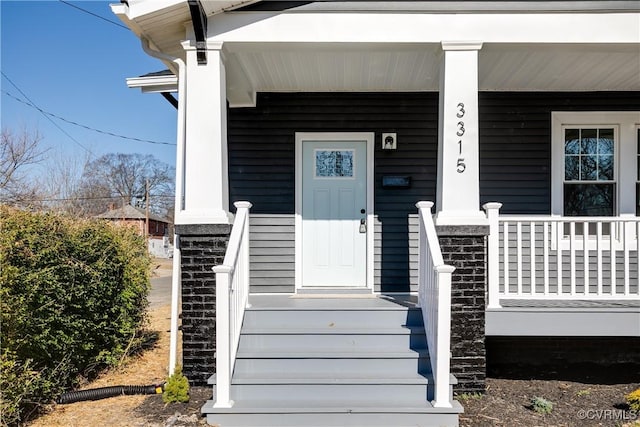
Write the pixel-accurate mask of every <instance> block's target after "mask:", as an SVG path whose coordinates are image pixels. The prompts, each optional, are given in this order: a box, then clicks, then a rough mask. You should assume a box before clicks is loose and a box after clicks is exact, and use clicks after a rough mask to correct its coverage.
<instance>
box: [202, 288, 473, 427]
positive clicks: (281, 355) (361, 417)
mask: <svg viewBox="0 0 640 427" xmlns="http://www.w3.org/2000/svg"><path fill="white" fill-rule="evenodd" d="M250 303H251V305H252V307H251V308H249V309H248V310H247V312H246V313H245V319H244V323H243V328H242V332H241V337H240V344H239V347H238V352H237V356H236V365H235V372H234V375H233V378H232V384H231V399H232V400H233V401H234V402H235V403H234V405H233V407H231V408H214V402H215V400H211V401H209V402H207V404H206V405H205V406H204V407H203V408H202V412H203V413H205V414H207V421H208V422H209V423H211V424H218V425H220V426H221V427H226V426H355V425H358V426H362V425H367V426H389V425H394V426H403V425H407V426H409V425H412V426H430V425H433V426H447V425H457V423H458V413H459V412H461V407H460V406H459V405H458V404H457V403H456V404H455V405H454V407H453V408H449V409H444V410H443V409H442V408H434V407H433V406H432V405H431V403H430V401H431V399H432V386H433V385H432V380H431V378H432V377H431V367H430V363H429V354H428V349H427V345H426V340H425V335H424V325H423V324H422V314H421V312H420V311H419V309H417V308H416V307H414V306H413V304H411V303H410V302H408V301H406V300H400V301H393V300H383V299H381V298H353V299H350V298H335V299H333V298H319V299H318V298H310V299H304V298H287V297H272V296H259V297H258V296H254V295H252V296H251V299H250ZM209 383H210V384H212V385H215V376H213V377H212V378H210V380H209ZM214 390H215V388H214ZM214 399H215V396H214Z"/></svg>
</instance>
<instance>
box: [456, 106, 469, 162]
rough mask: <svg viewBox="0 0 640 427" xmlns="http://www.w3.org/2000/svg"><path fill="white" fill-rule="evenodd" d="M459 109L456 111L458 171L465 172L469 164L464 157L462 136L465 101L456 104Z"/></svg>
mask: <svg viewBox="0 0 640 427" xmlns="http://www.w3.org/2000/svg"><path fill="white" fill-rule="evenodd" d="M456 108H457V109H458V111H457V113H456V117H457V118H458V123H457V124H456V135H457V136H458V138H459V139H458V163H457V164H456V172H458V173H463V172H464V171H465V170H466V169H467V165H466V164H465V162H464V157H462V146H463V143H462V139H463V138H462V137H463V136H464V121H463V120H462V118H463V117H464V115H465V113H466V111H465V109H464V103H463V102H459V103H458V105H457V106H456Z"/></svg>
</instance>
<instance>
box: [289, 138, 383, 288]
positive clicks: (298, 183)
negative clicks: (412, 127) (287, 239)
mask: <svg viewBox="0 0 640 427" xmlns="http://www.w3.org/2000/svg"><path fill="white" fill-rule="evenodd" d="M307 140H313V141H345V142H351V141H365V142H366V143H367V224H370V226H369V227H367V273H366V274H367V276H366V277H367V286H366V288H367V289H371V290H373V273H374V272H373V269H374V263H373V259H374V255H373V250H374V248H373V238H374V232H375V230H374V228H375V227H373V223H374V212H373V209H374V206H375V205H374V200H373V198H374V140H375V134H374V133H373V132H296V139H295V162H296V172H295V280H294V282H295V289H296V293H297V291H298V289H300V288H302V233H301V231H302V142H303V141H307Z"/></svg>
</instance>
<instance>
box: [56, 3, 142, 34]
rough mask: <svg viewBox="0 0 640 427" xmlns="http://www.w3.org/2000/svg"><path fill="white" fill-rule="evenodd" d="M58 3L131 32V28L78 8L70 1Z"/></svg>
mask: <svg viewBox="0 0 640 427" xmlns="http://www.w3.org/2000/svg"><path fill="white" fill-rule="evenodd" d="M58 1H59V2H60V3H62V4H66V5H67V6H71V7H73V8H74V9H78V10H80V11H82V12H84V13H88V14H89V15H91V16H95V17H96V18H99V19H102V20H103V21H106V22H108V23H110V24H113V25H117V26H118V27H120V28H124V29H125V30H127V31H129V28H127V27H125V26H124V25H122V24H119V23H118V22H116V21H112V20H110V19H107V18H105V17H104V16H100V15H98V14H97V13H93V12H91V11H88V10H86V9H83V8H81V7H80V6H76V5H75V4H72V3H69V2H68V1H64V0H58Z"/></svg>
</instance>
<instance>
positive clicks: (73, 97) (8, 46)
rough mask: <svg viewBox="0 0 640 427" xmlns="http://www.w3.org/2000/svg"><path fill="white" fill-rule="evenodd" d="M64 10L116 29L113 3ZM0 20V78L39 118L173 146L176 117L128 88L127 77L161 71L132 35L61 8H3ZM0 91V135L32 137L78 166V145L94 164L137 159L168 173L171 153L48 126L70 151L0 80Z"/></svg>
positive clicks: (158, 101)
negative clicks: (106, 158)
mask: <svg viewBox="0 0 640 427" xmlns="http://www.w3.org/2000/svg"><path fill="white" fill-rule="evenodd" d="M70 3H72V4H73V5H76V6H78V7H80V8H83V9H86V10H88V11H90V12H92V13H95V14H97V15H100V16H102V17H105V18H107V19H109V20H112V21H115V22H117V23H120V21H119V20H118V18H117V17H116V16H115V15H113V14H112V13H111V9H110V8H109V4H110V3H117V0H113V1H110V2H109V1H70ZM0 16H1V23H0V29H1V30H0V32H1V39H0V43H1V62H0V67H1V68H2V72H3V73H4V74H6V75H7V76H8V77H9V78H10V79H11V81H12V82H13V83H15V84H16V86H18V87H19V88H20V89H21V90H22V91H23V92H24V93H25V94H26V95H27V96H28V97H29V98H30V99H31V101H33V103H35V104H36V105H37V106H38V107H40V108H41V109H42V110H45V111H47V112H50V113H53V114H56V115H58V116H61V117H64V118H65V119H68V120H72V121H75V122H78V123H81V124H83V125H86V126H89V127H93V128H97V129H100V130H103V131H107V132H112V133H116V134H121V135H126V136H130V137H135V138H140V139H148V140H153V141H159V142H169V143H172V144H175V139H176V110H175V109H174V108H173V107H172V106H171V105H170V104H169V103H168V102H167V101H166V100H165V99H164V98H162V96H161V95H159V94H142V93H141V92H140V91H139V90H138V89H129V88H127V85H126V82H125V79H126V78H127V77H134V76H139V75H142V74H145V73H147V72H151V71H158V70H162V69H164V68H166V67H165V66H164V64H163V63H161V62H160V61H158V60H157V59H154V58H151V57H149V56H147V55H146V54H145V53H144V52H143V51H142V48H141V47H140V42H139V40H138V38H137V37H135V35H134V34H133V33H131V32H130V31H128V30H125V29H123V28H120V27H118V26H116V25H113V24H110V23H108V22H105V21H103V20H101V19H99V18H96V17H94V16H91V15H89V14H87V13H84V12H82V11H80V10H78V9H75V8H73V7H71V6H69V5H66V4H64V3H62V2H60V1H5V0H2V1H0ZM0 87H1V89H2V91H3V92H2V98H1V100H2V101H1V113H0V114H1V121H2V127H3V128H9V129H12V130H14V131H19V130H20V129H22V128H23V127H26V128H27V129H37V130H38V131H39V133H40V134H41V135H42V136H43V138H44V139H43V144H44V145H45V146H46V147H51V151H50V153H51V155H52V156H54V155H62V156H65V157H67V156H77V157H79V158H83V157H85V156H86V150H84V149H83V148H81V147H80V146H79V145H82V146H84V147H86V148H87V149H88V151H90V152H91V154H90V156H93V157H94V158H95V157H98V156H100V155H102V154H105V153H116V152H120V153H141V154H152V155H154V156H156V157H157V158H158V159H160V160H161V161H163V162H165V163H168V164H170V165H172V166H174V165H175V146H174V145H157V144H149V143H141V142H135V141H130V140H125V139H120V138H115V137H111V136H107V135H103V134H100V133H96V132H93V131H89V130H86V129H82V128H80V127H77V126H74V125H71V124H68V123H65V122H63V121H60V120H58V119H56V118H52V120H53V121H55V122H56V124H58V125H59V126H60V127H61V128H62V129H64V130H65V131H66V132H67V133H68V134H69V135H71V136H72V137H73V139H75V140H76V141H77V143H76V142H74V141H73V140H72V139H71V138H69V137H68V136H67V135H65V134H64V133H63V132H62V131H60V130H59V129H57V128H56V127H55V126H54V125H53V124H51V122H50V121H49V120H48V119H47V118H45V117H44V116H43V115H42V114H41V113H40V112H39V111H38V110H36V109H34V108H32V107H29V106H27V105H24V104H22V103H20V102H18V101H16V100H14V99H13V98H11V97H10V96H9V95H7V94H6V93H5V91H6V92H9V93H10V94H11V95H13V96H15V97H18V98H21V99H24V96H23V95H22V94H20V92H19V91H18V90H17V89H16V88H15V87H14V86H13V85H12V84H11V83H10V82H9V81H8V80H7V79H6V78H5V77H2V80H1V82H0ZM78 143H79V144H78ZM41 169H43V168H42V167H41ZM41 173H43V174H46V169H44V170H41Z"/></svg>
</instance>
